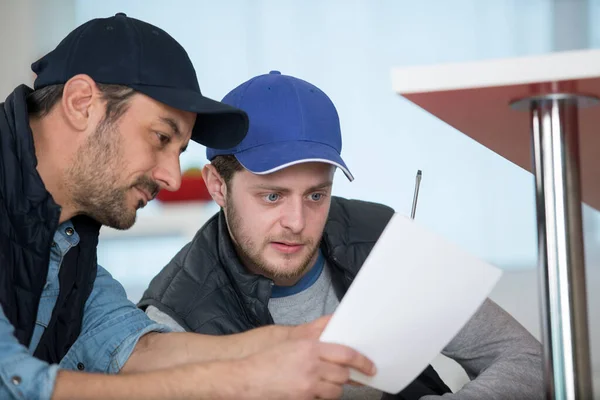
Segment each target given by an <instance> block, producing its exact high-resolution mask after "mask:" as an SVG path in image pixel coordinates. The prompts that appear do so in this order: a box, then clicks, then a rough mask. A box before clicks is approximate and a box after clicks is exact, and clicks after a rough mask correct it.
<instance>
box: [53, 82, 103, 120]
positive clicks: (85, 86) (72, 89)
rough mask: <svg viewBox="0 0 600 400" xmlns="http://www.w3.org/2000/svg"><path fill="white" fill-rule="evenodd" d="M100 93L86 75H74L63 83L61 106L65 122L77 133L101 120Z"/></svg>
mask: <svg viewBox="0 0 600 400" xmlns="http://www.w3.org/2000/svg"><path fill="white" fill-rule="evenodd" d="M101 97H102V96H101V93H100V91H99V90H98V86H96V82H94V80H93V79H92V78H90V77H89V76H88V75H76V76H74V77H72V78H71V79H69V80H68V81H67V83H65V87H64V89H63V96H62V99H61V105H62V109H63V113H64V118H65V120H66V122H67V123H68V124H69V125H70V126H71V127H73V128H74V129H75V130H77V131H85V130H87V129H88V128H90V126H94V127H95V126H96V125H97V124H98V123H99V122H100V120H101V119H102V115H103V109H102V101H99V100H101Z"/></svg>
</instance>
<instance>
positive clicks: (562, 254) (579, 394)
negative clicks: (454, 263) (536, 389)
mask: <svg viewBox="0 0 600 400" xmlns="http://www.w3.org/2000/svg"><path fill="white" fill-rule="evenodd" d="M595 102H596V99H594V98H590V97H585V96H576V95H570V94H555V95H547V96H540V97H533V98H528V99H522V100H519V101H517V102H515V103H513V104H512V106H513V107H514V108H516V109H524V108H525V109H527V110H528V111H529V112H530V113H531V133H532V136H533V152H534V173H535V182H536V185H535V186H536V208H537V226H538V264H539V273H540V289H541V297H542V298H541V300H542V301H541V304H542V334H543V345H544V373H545V380H546V388H547V389H546V395H547V398H548V399H561V400H562V399H569V400H571V399H589V398H591V396H592V379H591V366H590V364H591V363H590V353H589V333H588V318H587V300H586V293H587V292H586V283H585V264H584V249H583V229H582V219H581V191H580V176H579V144H578V133H579V132H578V124H577V121H578V115H577V112H578V111H577V110H578V107H579V106H584V105H588V104H591V103H595ZM599 184H600V183H599Z"/></svg>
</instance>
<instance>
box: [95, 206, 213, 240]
mask: <svg viewBox="0 0 600 400" xmlns="http://www.w3.org/2000/svg"><path fill="white" fill-rule="evenodd" d="M218 210H219V208H218V206H217V205H216V204H215V203H213V202H210V203H201V202H190V203H180V204H167V205H163V204H160V205H159V206H157V207H153V208H152V209H151V210H142V211H140V212H138V217H137V220H136V223H135V224H134V225H133V227H131V228H130V229H127V230H117V229H113V228H109V227H106V226H103V227H102V229H101V230H100V240H106V239H109V240H115V239H131V238H144V237H158V236H184V237H186V238H188V239H191V238H192V237H193V236H194V235H195V234H196V232H197V231H198V229H200V228H201V227H202V225H204V223H205V222H206V221H207V220H208V219H209V218H210V217H212V216H213V215H214V214H215V213H216V212H217V211H218Z"/></svg>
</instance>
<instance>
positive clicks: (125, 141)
mask: <svg viewBox="0 0 600 400" xmlns="http://www.w3.org/2000/svg"><path fill="white" fill-rule="evenodd" d="M195 119H196V114H194V113H189V112H184V111H179V110H175V109H173V108H171V107H168V106H166V105H164V104H162V103H159V102H157V101H155V100H153V99H151V98H149V97H147V96H145V95H142V94H135V95H134V96H132V97H131V99H130V100H129V106H128V109H127V111H125V113H124V114H123V115H122V116H121V117H120V118H119V119H118V120H117V121H116V122H114V123H107V122H106V121H102V122H100V123H99V124H98V125H97V127H96V130H95V132H94V133H92V134H91V135H90V136H89V137H87V138H86V140H85V142H84V143H83V144H82V145H81V146H80V148H79V150H78V153H77V155H76V156H75V159H74V160H73V163H72V164H71V165H70V167H69V168H68V169H67V171H66V174H65V176H66V179H65V182H64V185H65V187H66V188H67V190H68V191H69V193H70V196H71V198H72V201H73V202H74V203H75V205H76V207H77V208H78V209H80V210H82V212H83V213H84V214H86V215H89V216H90V217H92V218H94V219H95V220H97V221H98V222H100V223H102V224H103V225H107V226H110V227H113V228H116V229H128V228H130V227H131V226H132V225H133V224H134V223H135V217H136V212H137V209H138V208H141V207H144V206H145V205H146V204H147V203H148V202H149V201H150V200H152V199H153V198H154V197H155V196H156V194H157V193H158V191H159V190H161V189H167V190H172V191H173V190H177V189H178V188H179V186H180V184H181V170H180V165H179V156H180V154H181V152H182V151H184V150H185V148H186V146H187V144H188V142H189V140H190V137H191V132H192V128H193V126H194V122H195Z"/></svg>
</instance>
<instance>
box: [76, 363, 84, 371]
mask: <svg viewBox="0 0 600 400" xmlns="http://www.w3.org/2000/svg"><path fill="white" fill-rule="evenodd" d="M77 369H78V370H80V371H83V370H84V369H85V365H83V363H77Z"/></svg>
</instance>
